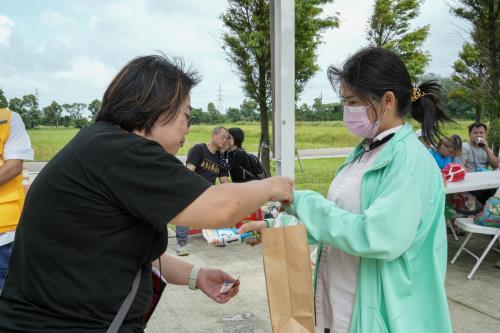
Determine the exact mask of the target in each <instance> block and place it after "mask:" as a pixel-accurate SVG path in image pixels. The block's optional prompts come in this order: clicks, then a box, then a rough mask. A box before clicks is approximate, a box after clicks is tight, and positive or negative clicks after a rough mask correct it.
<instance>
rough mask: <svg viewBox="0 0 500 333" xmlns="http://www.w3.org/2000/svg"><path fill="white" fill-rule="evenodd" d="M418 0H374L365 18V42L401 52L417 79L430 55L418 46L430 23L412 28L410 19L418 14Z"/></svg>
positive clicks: (413, 79)
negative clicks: (366, 23)
mask: <svg viewBox="0 0 500 333" xmlns="http://www.w3.org/2000/svg"><path fill="white" fill-rule="evenodd" d="M422 3H423V1H421V0H420V1H419V0H376V1H375V4H374V6H373V14H372V16H371V17H370V19H369V20H368V31H367V32H368V36H367V39H368V42H369V45H371V46H377V47H383V48H385V49H388V50H391V51H393V52H395V53H397V54H399V55H400V56H401V58H402V59H403V61H404V62H405V64H406V67H407V68H408V71H409V72H410V76H411V79H412V81H413V82H417V81H418V78H419V77H420V75H422V74H423V73H424V69H425V67H426V66H427V64H428V63H429V61H430V59H431V56H430V54H429V53H428V52H426V51H423V50H421V49H420V47H421V46H422V44H423V43H424V41H425V39H426V38H427V36H428V35H429V28H430V26H429V25H425V26H423V27H420V28H416V29H414V30H411V26H410V21H411V20H412V19H414V18H416V17H417V16H418V15H419V14H420V6H421V4H422Z"/></svg>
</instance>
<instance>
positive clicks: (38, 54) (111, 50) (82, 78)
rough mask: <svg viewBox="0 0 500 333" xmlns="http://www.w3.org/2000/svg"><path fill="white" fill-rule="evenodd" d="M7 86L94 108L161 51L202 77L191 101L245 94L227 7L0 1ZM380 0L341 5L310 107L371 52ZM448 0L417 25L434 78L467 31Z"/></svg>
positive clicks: (439, 0)
mask: <svg viewBox="0 0 500 333" xmlns="http://www.w3.org/2000/svg"><path fill="white" fill-rule="evenodd" d="M0 1H1V4H2V5H1V7H0V68H1V72H0V88H1V89H3V90H4V93H5V95H6V96H7V98H8V99H10V98H12V97H20V96H22V95H25V94H29V93H35V91H37V92H38V97H39V100H40V104H41V106H42V107H43V106H45V105H47V104H49V103H50V102H51V101H52V100H56V101H58V102H59V103H72V102H82V103H87V104H88V103H89V102H90V101H91V100H92V99H94V98H99V99H101V97H102V95H103V93H104V90H105V88H106V86H107V85H108V84H109V82H110V80H111V79H112V78H113V76H114V75H115V74H116V73H117V72H118V70H119V69H120V68H122V67H123V65H124V64H125V63H126V62H127V61H129V60H130V59H132V58H134V57H136V56H139V55H146V54H152V53H155V51H157V50H160V51H162V52H164V53H166V54H167V55H169V56H172V57H173V56H178V57H182V58H183V59H184V60H185V62H186V63H187V64H189V65H191V66H192V67H193V68H195V69H197V70H198V71H199V72H200V73H201V74H202V76H203V81H202V83H201V84H200V85H199V86H197V87H196V88H195V89H194V90H193V91H192V94H191V104H192V105H193V106H194V107H203V108H204V109H206V105H207V104H208V103H209V102H211V101H212V102H214V103H215V104H216V105H218V102H219V86H220V88H221V92H222V94H221V96H222V105H223V108H224V109H226V108H227V107H230V106H236V107H237V106H239V105H240V103H241V101H242V99H243V98H244V94H243V92H242V90H241V88H240V87H241V84H240V81H239V80H238V78H237V76H236V75H235V74H234V68H233V67H232V66H231V64H230V63H229V62H228V61H227V60H226V57H225V54H224V53H223V52H222V50H221V47H220V44H221V38H220V36H221V32H222V29H223V27H222V24H221V22H220V19H219V16H220V14H221V13H222V12H224V10H225V9H226V6H227V1H226V0H106V1H102V0H66V1H64V0H59V1H56V0H0ZM373 2H374V1H371V0H335V1H334V3H333V4H332V5H329V6H327V7H325V11H326V12H327V13H329V14H332V13H334V12H339V14H340V21H341V23H340V28H338V29H333V30H330V31H329V32H327V33H325V34H324V44H323V45H321V46H320V47H319V48H318V64H319V66H320V68H321V71H319V72H318V73H317V74H316V75H315V76H314V77H313V78H312V79H311V80H310V82H309V83H308V85H307V86H306V88H305V91H304V93H303V94H302V101H304V102H306V103H311V102H312V100H313V99H314V98H315V97H318V96H320V95H321V94H322V96H323V100H324V101H327V102H328V101H336V100H337V99H338V98H337V96H336V95H335V93H334V92H333V91H332V89H331V88H330V86H329V83H328V81H327V79H326V74H325V73H326V69H327V67H328V66H329V65H330V64H335V65H340V64H341V63H342V62H343V61H344V60H345V58H346V57H348V56H349V55H350V54H353V53H354V52H355V51H356V50H357V49H359V48H360V47H362V46H365V45H366V27H367V20H368V17H369V15H370V12H371V10H372V6H373ZM446 2H447V1H444V0H427V1H426V2H425V4H424V5H423V6H422V11H421V15H420V17H419V18H418V19H416V20H415V21H414V25H415V26H422V25H424V24H430V25H431V30H430V36H429V37H428V39H427V41H426V42H425V44H424V47H423V48H424V49H425V50H428V51H429V52H430V53H431V55H432V61H431V63H430V65H429V66H428V68H427V72H432V73H436V74H439V75H441V76H447V75H449V74H450V73H451V72H452V68H451V65H452V64H453V62H454V61H455V60H456V58H457V53H458V51H459V50H460V48H461V46H462V44H463V42H464V38H466V37H467V34H466V32H465V31H466V30H467V25H466V24H465V23H464V22H463V21H461V20H459V19H457V18H455V17H453V16H451V14H450V13H449V9H448V6H447V4H446Z"/></svg>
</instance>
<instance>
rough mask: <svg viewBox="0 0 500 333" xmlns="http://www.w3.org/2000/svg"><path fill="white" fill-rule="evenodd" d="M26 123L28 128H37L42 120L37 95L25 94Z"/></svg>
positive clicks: (24, 119)
mask: <svg viewBox="0 0 500 333" xmlns="http://www.w3.org/2000/svg"><path fill="white" fill-rule="evenodd" d="M23 108H24V111H25V112H24V118H23V121H24V124H25V125H26V127H27V128H36V127H37V126H38V125H40V122H41V120H42V112H41V111H40V109H39V107H38V99H37V97H36V96H35V95H33V94H29V95H25V96H23Z"/></svg>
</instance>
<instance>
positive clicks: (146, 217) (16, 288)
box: [0, 56, 293, 333]
mask: <svg viewBox="0 0 500 333" xmlns="http://www.w3.org/2000/svg"><path fill="white" fill-rule="evenodd" d="M198 81H199V80H198V78H197V76H196V75H195V74H194V73H189V72H185V71H184V70H183V69H182V66H181V65H180V64H179V63H174V62H172V61H170V60H169V59H167V58H166V57H164V56H145V57H139V58H136V59H133V60H132V61H131V62H129V63H128V64H127V65H126V66H125V67H124V68H123V69H122V70H121V71H120V72H119V73H118V75H117V76H116V77H115V78H114V79H113V81H112V82H111V84H110V85H109V87H108V88H107V90H106V92H105V94H104V97H103V99H102V106H101V110H100V111H99V113H98V115H97V118H96V122H95V123H94V124H92V125H90V126H89V127H87V128H85V129H83V130H82V131H80V132H79V133H78V134H77V135H76V136H75V138H73V139H72V140H71V141H70V142H69V143H68V144H67V145H66V146H65V147H64V148H63V149H62V150H61V151H60V152H59V153H57V154H56V156H54V158H52V160H50V161H49V162H48V164H47V165H46V166H45V168H44V169H43V170H42V171H41V172H40V174H39V175H38V177H37V178H36V179H35V181H34V182H33V185H32V186H31V188H30V191H29V192H28V195H27V197H26V202H25V205H24V209H23V213H22V217H21V219H20V222H19V226H18V228H17V231H16V238H15V241H14V247H13V251H12V257H11V260H10V267H9V274H8V277H7V280H6V283H5V286H4V289H3V293H2V295H1V296H0V332H13V331H15V332H55V333H57V332H104V331H105V330H106V329H107V328H108V327H109V326H110V323H111V322H112V320H113V318H115V316H116V314H117V312H118V309H119V308H120V306H121V304H122V303H123V301H124V300H125V298H126V296H127V295H128V294H129V290H130V288H131V285H132V282H133V281H134V279H135V277H136V276H140V277H141V279H140V284H139V286H138V291H137V294H136V295H135V297H134V298H133V302H132V304H131V306H130V309H129V310H128V311H127V314H126V317H125V319H124V321H123V324H121V329H120V332H142V331H143V330H144V328H145V322H144V319H143V317H144V314H145V313H146V311H147V310H148V306H149V302H150V299H151V293H152V288H151V269H152V268H151V262H152V261H153V260H155V259H157V258H159V257H160V256H161V259H160V261H161V266H159V267H161V268H162V272H161V273H162V274H163V276H164V277H165V279H166V280H167V281H168V282H169V283H172V284H184V285H187V284H188V283H189V286H190V288H191V289H196V288H199V289H201V290H202V291H203V292H204V293H205V294H206V295H207V296H209V297H210V298H212V299H214V300H215V301H216V302H219V303H225V302H227V301H228V300H229V299H230V298H232V297H233V296H234V295H236V293H237V292H238V286H237V284H235V286H233V288H232V290H230V291H229V292H228V293H225V294H222V293H220V292H219V290H220V286H221V285H222V283H223V282H224V281H228V280H229V281H231V280H233V278H232V277H230V276H229V275H227V274H226V273H224V272H223V271H222V270H217V269H208V268H201V269H200V268H197V267H194V266H193V265H191V264H190V263H187V262H185V261H182V260H180V259H177V258H175V257H172V256H169V255H166V254H165V250H166V248H167V243H168V237H167V235H168V233H167V224H168V223H173V224H175V225H180V226H188V227H192V228H216V227H223V226H230V225H234V224H235V223H236V222H238V221H240V220H241V219H242V218H243V217H245V216H247V215H248V214H249V213H250V212H252V211H254V210H255V209H256V208H257V207H259V206H260V205H261V204H263V203H264V202H265V201H267V200H288V201H290V200H292V198H293V196H292V186H293V182H292V180H291V179H289V178H285V177H273V178H270V179H266V181H265V182H250V183H246V184H224V185H220V186H212V185H211V184H209V183H208V182H207V181H205V180H204V179H203V178H202V177H200V176H199V175H197V174H196V173H194V172H192V171H190V170H188V169H187V168H186V167H185V166H184V165H183V164H182V163H181V162H180V161H179V160H178V159H177V158H176V157H175V154H176V153H177V151H178V149H179V148H180V147H181V146H182V144H183V143H184V139H185V136H186V135H187V133H188V132H189V125H190V122H191V106H190V97H189V94H190V90H191V88H192V87H193V86H195V85H196V84H197V83H198ZM235 197H239V198H245V200H234V198H235ZM155 262H158V260H155ZM139 272H142V276H141V274H139Z"/></svg>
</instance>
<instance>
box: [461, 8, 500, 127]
mask: <svg viewBox="0 0 500 333" xmlns="http://www.w3.org/2000/svg"><path fill="white" fill-rule="evenodd" d="M454 2H455V4H456V5H455V6H454V7H451V12H452V13H453V14H455V15H456V16H458V17H461V18H463V19H465V20H467V21H469V22H470V23H471V24H472V30H471V32H470V36H471V38H472V40H473V41H474V43H473V44H474V45H475V46H476V47H477V50H478V52H479V57H480V58H481V61H484V63H485V65H486V67H485V74H486V77H487V82H488V88H487V91H488V95H489V96H488V108H489V109H490V117H491V119H497V118H499V117H500V83H499V82H500V0H455V1H454Z"/></svg>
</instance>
